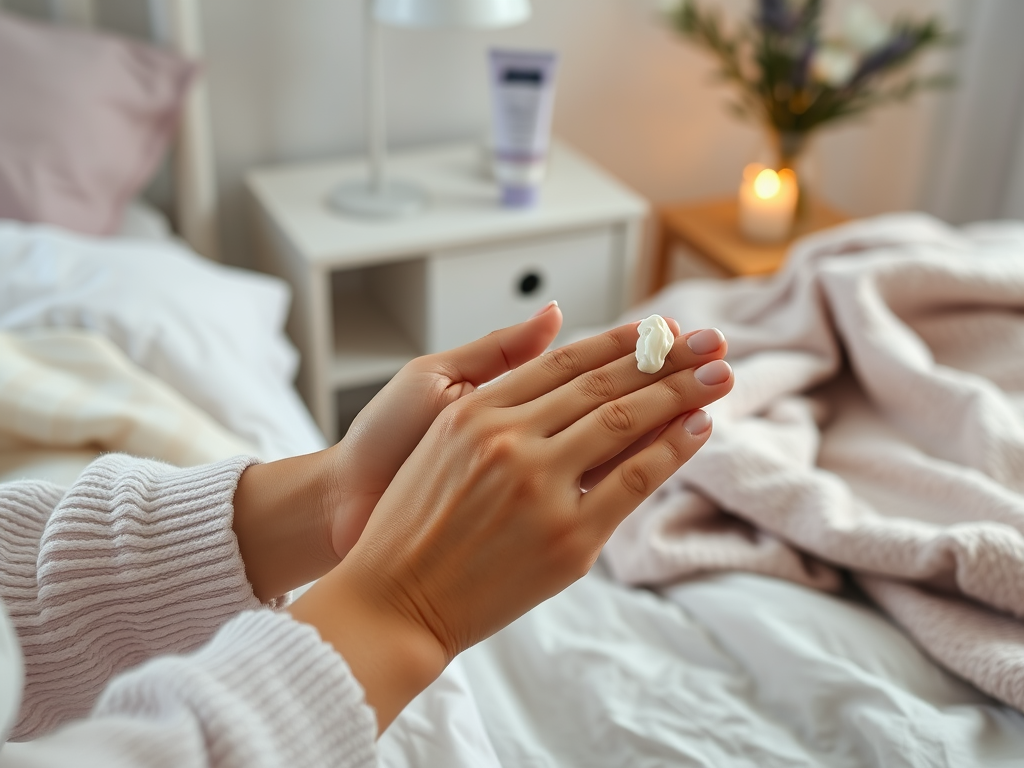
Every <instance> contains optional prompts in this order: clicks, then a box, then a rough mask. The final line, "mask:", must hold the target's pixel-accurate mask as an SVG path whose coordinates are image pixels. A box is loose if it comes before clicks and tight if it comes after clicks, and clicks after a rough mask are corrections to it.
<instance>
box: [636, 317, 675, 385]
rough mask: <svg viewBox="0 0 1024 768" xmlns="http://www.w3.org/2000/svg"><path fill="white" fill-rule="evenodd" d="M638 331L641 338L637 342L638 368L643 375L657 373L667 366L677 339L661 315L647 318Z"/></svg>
mask: <svg viewBox="0 0 1024 768" xmlns="http://www.w3.org/2000/svg"><path fill="white" fill-rule="evenodd" d="M637 331H638V332H639V333H640V338H638V339H637V340H636V367H637V368H639V369H640V370H641V371H642V372H643V373H657V372H658V371H660V370H661V368H662V366H663V365H665V358H666V357H668V353H669V352H670V351H671V350H672V342H674V341H675V337H674V336H673V335H672V331H671V329H670V328H669V327H668V323H666V322H665V318H663V317H662V316H661V315H651V316H650V317H648V318H645V319H644V320H642V321H641V322H640V325H639V327H638V328H637Z"/></svg>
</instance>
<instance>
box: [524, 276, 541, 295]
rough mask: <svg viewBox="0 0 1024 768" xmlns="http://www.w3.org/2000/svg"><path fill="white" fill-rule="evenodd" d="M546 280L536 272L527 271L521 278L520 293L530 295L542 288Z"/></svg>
mask: <svg viewBox="0 0 1024 768" xmlns="http://www.w3.org/2000/svg"><path fill="white" fill-rule="evenodd" d="M543 285H544V280H543V279H542V278H541V276H540V275H539V274H537V273H536V272H527V273H526V274H525V275H523V276H522V278H520V280H519V293H521V294H522V295H523V296H530V295H532V294H534V293H536V292H537V291H539V290H540V289H541V286H543Z"/></svg>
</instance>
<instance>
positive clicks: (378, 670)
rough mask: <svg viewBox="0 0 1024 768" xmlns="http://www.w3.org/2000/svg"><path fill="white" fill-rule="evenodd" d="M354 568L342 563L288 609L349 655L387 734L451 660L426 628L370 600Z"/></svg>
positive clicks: (351, 668)
mask: <svg viewBox="0 0 1024 768" xmlns="http://www.w3.org/2000/svg"><path fill="white" fill-rule="evenodd" d="M352 571H353V569H351V568H347V567H346V564H345V563H344V562H343V563H342V564H341V565H339V566H338V567H337V568H336V569H335V570H334V571H332V572H331V573H330V574H328V575H327V576H325V577H324V578H322V579H321V580H320V581H318V582H317V583H316V584H314V585H313V586H312V587H311V588H310V589H309V590H308V591H306V592H305V593H304V594H303V595H302V597H301V598H299V599H298V600H297V601H296V602H295V603H294V604H292V605H291V606H289V608H288V610H289V612H290V613H291V614H292V616H293V618H295V619H297V620H298V621H302V622H304V623H306V624H309V625H311V626H313V627H314V628H315V629H316V630H317V631H318V632H319V633H320V637H321V639H322V640H323V641H324V642H327V643H329V644H330V645H332V646H333V647H334V649H335V650H336V651H337V652H338V653H339V654H340V655H341V656H342V657H343V658H344V659H345V662H346V663H347V664H348V666H349V669H350V670H351V671H352V674H353V676H355V678H356V680H358V681H359V683H360V685H361V686H362V687H363V691H364V693H365V695H366V700H367V703H368V704H369V705H370V706H371V707H373V709H374V711H375V712H376V714H377V727H378V730H379V732H380V733H383V732H384V731H385V730H386V729H387V727H388V726H389V725H390V724H391V722H392V721H393V720H394V719H395V717H397V716H398V714H399V713H400V712H401V711H402V710H403V709H404V708H405V706H406V705H407V704H408V703H409V702H411V701H412V700H413V699H414V698H416V696H417V695H419V694H420V692H422V691H423V689H424V688H426V687H427V686H428V685H430V683H432V682H433V681H434V680H436V679H437V677H438V676H439V675H440V674H441V672H443V671H444V668H445V666H447V663H448V658H447V653H446V651H445V649H444V648H443V647H442V646H441V644H440V643H439V642H438V641H437V639H436V638H435V637H434V636H433V635H432V634H430V633H429V632H428V631H426V630H425V629H424V628H423V627H421V626H419V625H417V624H415V622H412V621H410V620H409V619H408V618H407V617H406V616H404V615H403V614H401V613H400V612H398V611H394V610H391V609H390V607H389V606H388V605H386V604H380V603H378V602H376V601H374V600H372V599H371V598H369V597H368V595H367V594H366V592H365V591H363V590H361V589H360V588H359V580H358V578H357V577H356V576H355V574H354V573H353V572H352Z"/></svg>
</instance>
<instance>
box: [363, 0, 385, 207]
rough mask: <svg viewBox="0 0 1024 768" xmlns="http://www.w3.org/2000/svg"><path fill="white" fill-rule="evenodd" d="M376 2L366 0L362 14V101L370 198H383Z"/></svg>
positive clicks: (381, 87) (381, 94)
mask: <svg viewBox="0 0 1024 768" xmlns="http://www.w3.org/2000/svg"><path fill="white" fill-rule="evenodd" d="M375 3H376V0H365V2H364V3H363V12H364V14H365V16H366V18H365V19H364V21H365V23H366V50H365V62H364V65H365V67H366V88H365V93H364V94H363V99H364V101H365V104H366V143H367V148H368V149H369V152H370V194H371V195H377V196H379V195H381V194H382V193H383V192H384V186H385V185H386V183H387V168H386V163H387V157H386V155H385V152H386V150H385V143H384V137H385V135H386V132H387V125H386V123H385V118H386V116H385V114H384V77H383V72H382V71H381V70H382V69H383V67H382V66H381V29H380V22H378V21H377V17H376V14H374V8H373V6H374V4H375Z"/></svg>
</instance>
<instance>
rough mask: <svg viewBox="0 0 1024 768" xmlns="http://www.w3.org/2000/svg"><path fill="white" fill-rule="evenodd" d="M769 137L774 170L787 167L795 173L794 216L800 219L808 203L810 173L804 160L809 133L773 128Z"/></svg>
mask: <svg viewBox="0 0 1024 768" xmlns="http://www.w3.org/2000/svg"><path fill="white" fill-rule="evenodd" d="M771 138H772V148H773V150H774V153H775V161H774V162H775V170H777V171H778V170H782V169H783V168H789V169H790V170H791V171H793V173H794V174H795V175H796V188H797V198H796V217H797V219H801V218H803V217H805V216H806V215H807V213H808V207H809V205H810V190H809V188H808V177H809V176H810V173H809V172H808V169H807V162H806V158H807V147H808V145H809V144H810V134H809V133H808V132H807V131H779V130H773V131H772V137H771Z"/></svg>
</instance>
